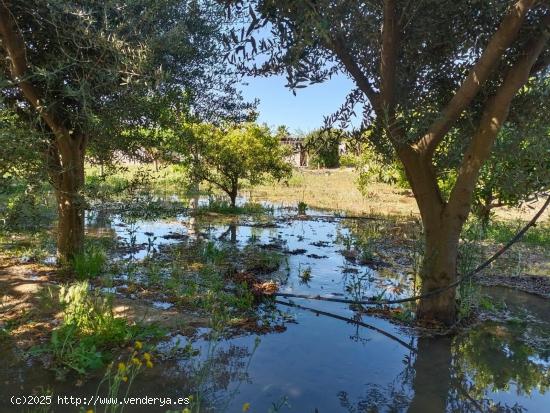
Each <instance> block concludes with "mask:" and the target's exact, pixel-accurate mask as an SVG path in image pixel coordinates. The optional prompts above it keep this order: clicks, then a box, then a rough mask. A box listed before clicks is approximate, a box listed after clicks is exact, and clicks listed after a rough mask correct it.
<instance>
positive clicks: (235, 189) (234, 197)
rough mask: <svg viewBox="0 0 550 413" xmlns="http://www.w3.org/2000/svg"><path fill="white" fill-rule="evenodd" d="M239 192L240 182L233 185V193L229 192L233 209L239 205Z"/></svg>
mask: <svg viewBox="0 0 550 413" xmlns="http://www.w3.org/2000/svg"><path fill="white" fill-rule="evenodd" d="M238 192H239V186H238V181H237V182H235V183H233V184H232V186H231V191H229V193H228V195H229V199H230V200H231V207H232V208H235V206H236V205H237V194H238Z"/></svg>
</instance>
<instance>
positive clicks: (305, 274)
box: [298, 265, 312, 284]
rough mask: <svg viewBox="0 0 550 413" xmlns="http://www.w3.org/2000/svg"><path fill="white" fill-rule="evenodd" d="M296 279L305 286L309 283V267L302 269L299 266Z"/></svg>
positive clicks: (310, 276)
mask: <svg viewBox="0 0 550 413" xmlns="http://www.w3.org/2000/svg"><path fill="white" fill-rule="evenodd" d="M298 277H300V281H301V282H302V283H304V284H307V283H309V282H310V281H311V278H312V275H311V267H310V266H307V267H305V268H303V269H302V267H301V265H300V266H299V267H298Z"/></svg>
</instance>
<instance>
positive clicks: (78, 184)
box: [49, 136, 86, 263]
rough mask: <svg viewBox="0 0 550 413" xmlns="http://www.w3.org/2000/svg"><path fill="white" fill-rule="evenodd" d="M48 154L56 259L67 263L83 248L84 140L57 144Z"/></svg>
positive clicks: (76, 138) (57, 142)
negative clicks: (55, 217) (56, 216)
mask: <svg viewBox="0 0 550 413" xmlns="http://www.w3.org/2000/svg"><path fill="white" fill-rule="evenodd" d="M52 145H53V147H52V149H51V151H50V164H49V173H50V176H51V178H52V181H53V184H54V188H55V192H56V200H57V210H58V214H59V219H58V224H57V256H58V259H59V260H60V261H61V262H64V263H70V262H71V261H72V260H73V258H74V256H75V254H78V253H79V252H81V251H82V249H83V246H84V199H83V197H82V194H81V190H82V187H83V185H84V153H85V148H86V139H85V138H84V137H76V136H75V137H72V136H71V137H69V138H68V139H66V140H65V141H64V142H63V143H60V142H59V141H56V142H55V143H53V144H52Z"/></svg>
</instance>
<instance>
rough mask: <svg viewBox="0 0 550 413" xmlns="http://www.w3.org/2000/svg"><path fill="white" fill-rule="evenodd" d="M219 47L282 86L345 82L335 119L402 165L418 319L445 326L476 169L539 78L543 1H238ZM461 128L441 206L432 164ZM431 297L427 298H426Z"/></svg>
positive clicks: (547, 21)
mask: <svg viewBox="0 0 550 413" xmlns="http://www.w3.org/2000/svg"><path fill="white" fill-rule="evenodd" d="M228 3H229V7H228V11H229V12H230V13H234V14H237V15H240V16H248V23H247V24H246V27H244V28H243V30H241V31H237V30H235V32H234V33H233V35H232V36H228V37H227V39H226V42H227V45H228V46H231V47H232V49H231V50H232V52H231V53H230V54H229V57H228V58H229V59H230V61H231V62H233V63H234V64H236V65H237V66H238V67H240V68H241V69H242V70H243V72H245V73H248V74H251V75H271V74H274V73H284V74H286V76H287V79H288V85H289V86H290V87H291V88H293V89H296V88H300V87H305V86H307V84H308V83H319V82H323V81H325V80H327V79H329V78H330V77H331V76H333V75H334V74H336V73H339V72H340V73H345V74H347V75H348V76H349V77H350V78H351V79H353V81H354V82H355V86H356V88H355V89H354V90H352V91H351V92H350V94H349V96H348V98H347V99H346V101H345V102H344V104H343V106H342V110H340V111H339V112H338V113H336V114H335V115H334V116H332V117H330V118H329V121H336V120H338V119H340V120H342V119H344V120H345V118H346V117H347V118H348V119H349V115H350V114H351V113H353V107H354V106H356V105H361V106H362V108H363V113H364V120H365V122H364V123H365V126H371V127H372V128H373V130H374V131H375V133H374V134H373V142H374V143H375V144H376V145H377V146H378V147H379V148H387V147H388V146H391V147H392V148H393V150H394V151H395V153H396V154H397V156H398V157H399V159H400V161H401V163H402V164H403V166H404V169H405V173H406V176H407V180H408V181H409V184H410V186H411V188H412V190H413V193H414V196H415V198H416V202H417V204H418V207H419V210H420V215H421V218H422V222H423V225H424V234H425V248H424V251H425V256H424V262H423V270H422V275H421V278H422V287H421V292H422V293H423V294H429V295H428V296H426V297H425V298H423V299H421V300H420V302H419V305H418V308H417V316H418V318H419V319H424V320H427V319H435V320H437V321H440V322H443V323H447V324H452V323H454V322H455V320H456V315H457V311H456V289H455V288H447V289H445V290H444V291H440V289H441V288H445V287H447V286H449V285H451V284H452V283H453V282H454V281H455V280H456V278H457V255H458V244H459V237H460V233H461V230H462V227H463V224H464V222H465V220H466V219H467V217H468V215H469V213H470V210H471V207H472V199H473V194H474V190H475V185H476V181H477V179H478V176H479V173H480V170H481V168H482V166H483V165H484V163H485V162H486V161H487V159H488V158H489V157H490V156H491V153H492V149H493V145H494V142H495V140H496V137H497V135H498V133H499V131H500V130H501V129H502V127H503V125H505V123H506V122H507V119H508V116H509V114H510V113H513V112H514V111H515V110H516V109H517V105H515V102H513V101H514V97H516V96H517V95H520V96H521V95H522V94H524V93H526V87H525V86H528V87H530V86H531V85H533V86H537V87H543V86H541V85H544V84H543V83H539V82H537V80H538V79H541V78H544V77H547V76H548V64H549V63H550V53H549V47H548V38H549V37H550V29H549V25H550V11H549V2H548V0H543V1H540V0H514V1H512V0H498V1H491V2H480V1H475V2H474V1H470V0H459V1H456V0H452V1H451V0H426V1H408V0H378V1H364V2H363V1H356V0H338V1H336V0H315V1H313V0H312V1H309V0H308V1H299V2H298V1H291V0H249V1H240V0H235V1H229V2H228ZM546 86H547V84H546ZM457 129H458V130H462V129H464V130H465V131H468V134H467V136H465V137H464V139H465V145H464V151H463V152H462V154H461V157H460V166H459V167H458V172H457V177H456V180H455V182H454V185H453V186H452V189H451V190H450V192H449V195H448V197H444V196H443V194H442V191H441V190H440V187H439V185H438V177H439V173H440V172H441V171H439V170H438V169H437V167H436V164H435V162H434V155H435V153H436V152H437V150H438V148H439V147H440V146H441V145H442V144H444V143H445V142H446V140H447V139H448V138H449V136H450V135H451V134H452V133H453V131H454V130H457ZM434 291H438V293H437V294H430V293H432V292H434Z"/></svg>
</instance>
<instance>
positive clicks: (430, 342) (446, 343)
mask: <svg viewBox="0 0 550 413" xmlns="http://www.w3.org/2000/svg"><path fill="white" fill-rule="evenodd" d="M451 345H452V339H451V338H449V337H438V338H435V339H434V338H419V339H418V346H417V349H418V353H417V355H416V360H415V362H414V371H415V373H414V380H413V389H414V397H413V399H412V401H411V404H410V405H409V408H408V410H407V412H408V413H431V412H433V413H440V412H445V411H446V408H447V399H448V397H449V391H450V390H451V364H452V353H451Z"/></svg>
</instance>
